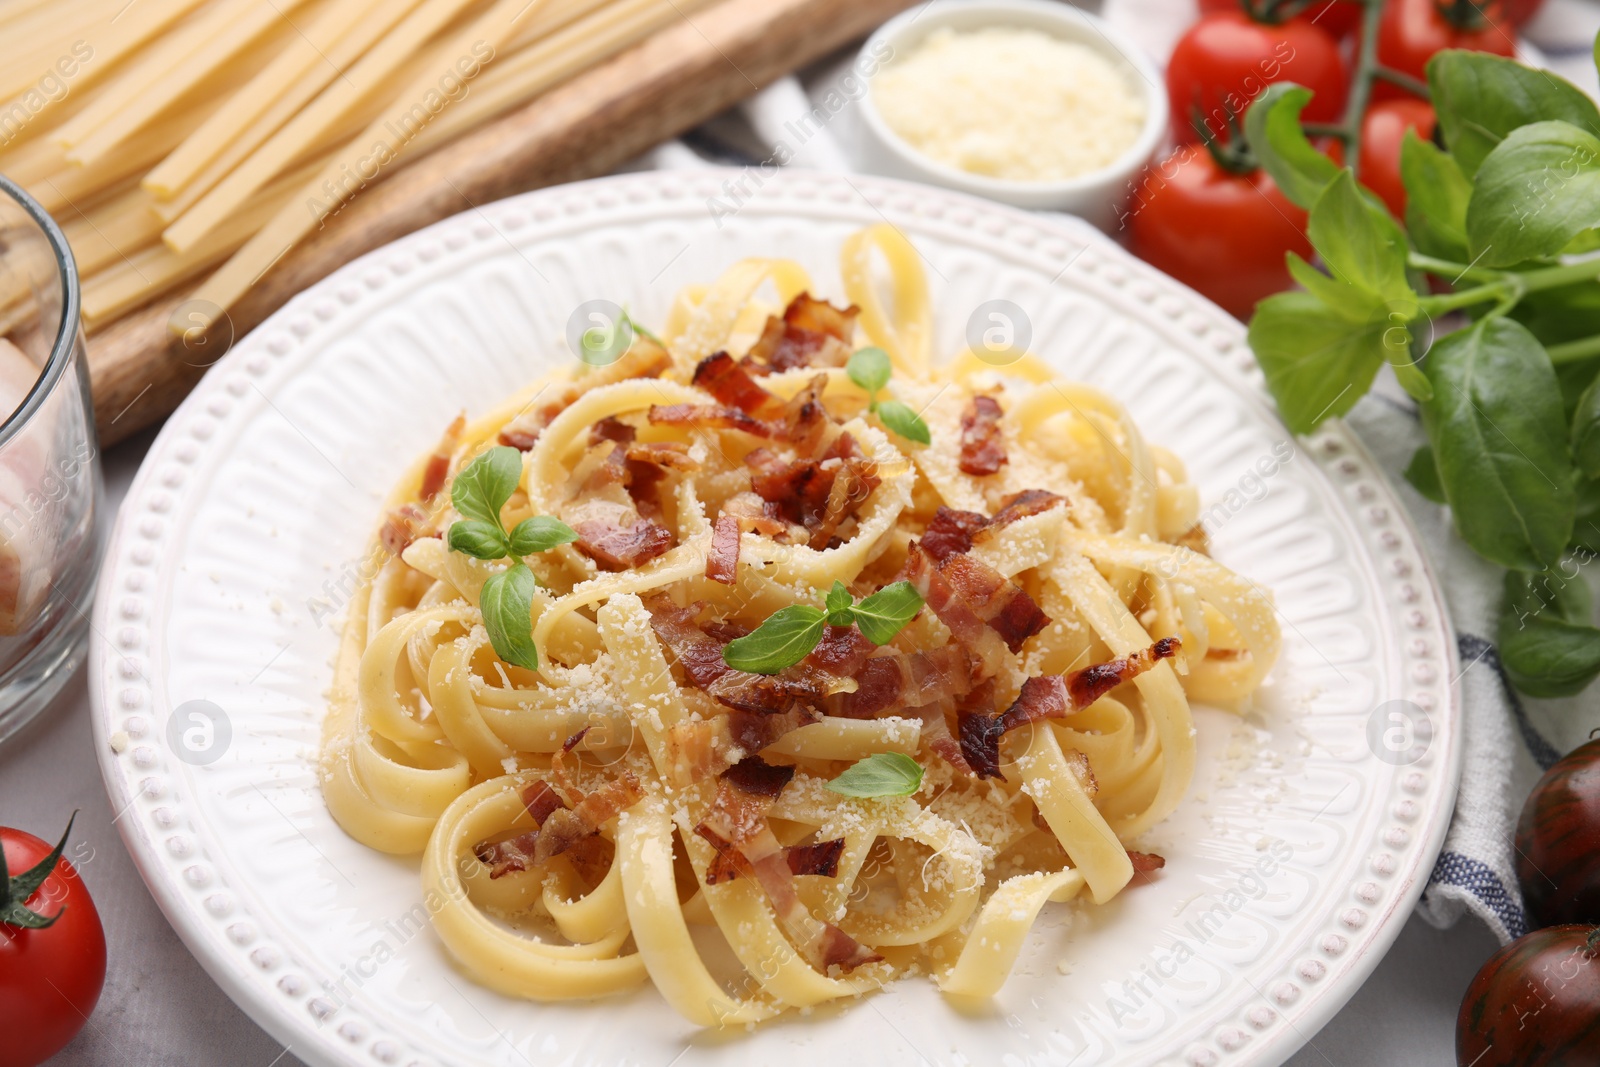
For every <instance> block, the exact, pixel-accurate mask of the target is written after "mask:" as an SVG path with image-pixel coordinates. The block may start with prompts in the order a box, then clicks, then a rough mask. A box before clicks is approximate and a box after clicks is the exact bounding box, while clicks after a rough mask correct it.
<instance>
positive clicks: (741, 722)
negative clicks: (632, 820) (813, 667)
mask: <svg viewBox="0 0 1600 1067" xmlns="http://www.w3.org/2000/svg"><path fill="white" fill-rule="evenodd" d="M816 721H817V715H816V713H815V712H813V711H811V709H809V708H807V707H805V706H804V705H802V704H796V705H795V706H794V707H792V708H790V709H789V710H788V711H786V712H782V713H779V714H764V713H761V712H749V711H730V712H729V713H728V714H726V715H718V716H716V717H715V718H711V719H698V720H691V721H688V722H680V723H676V724H674V725H673V726H672V727H670V728H669V729H668V730H667V752H668V754H669V756H670V767H671V772H670V776H671V779H672V782H673V784H675V785H680V786H682V785H690V784H692V783H694V782H698V781H702V780H704V779H706V778H709V777H711V776H712V775H714V774H720V773H722V772H723V771H725V770H727V769H728V768H729V767H731V766H733V765H734V764H736V763H738V762H739V761H740V760H742V759H744V758H745V757H747V756H752V755H754V754H756V753H757V752H760V751H761V750H762V749H764V748H766V747H767V746H768V745H771V744H772V743H774V742H775V741H777V740H778V739H779V738H780V737H782V736H783V735H784V734H786V733H788V732H789V731H791V730H798V729H799V728H800V727H802V726H806V725H809V724H811V723H813V722H816Z"/></svg>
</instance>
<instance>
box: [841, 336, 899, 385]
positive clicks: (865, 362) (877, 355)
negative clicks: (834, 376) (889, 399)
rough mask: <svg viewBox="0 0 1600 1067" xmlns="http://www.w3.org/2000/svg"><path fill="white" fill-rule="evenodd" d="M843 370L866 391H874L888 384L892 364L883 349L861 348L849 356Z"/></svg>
mask: <svg viewBox="0 0 1600 1067" xmlns="http://www.w3.org/2000/svg"><path fill="white" fill-rule="evenodd" d="M844 372H845V373H846V374H848V375H849V376H850V380H851V381H852V382H855V383H856V384H857V385H859V386H860V387H861V388H863V389H865V390H866V391H867V392H869V393H876V392H877V391H878V390H879V389H882V388H883V387H884V386H886V385H888V384H889V375H891V374H893V373H894V365H893V364H892V363H890V362H889V353H887V352H885V351H884V350H883V349H881V348H876V347H872V348H861V349H857V350H856V351H855V352H854V353H853V354H852V355H851V356H850V362H848V363H846V364H845V365H844Z"/></svg>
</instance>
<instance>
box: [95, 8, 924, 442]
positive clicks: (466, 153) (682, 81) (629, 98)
mask: <svg viewBox="0 0 1600 1067" xmlns="http://www.w3.org/2000/svg"><path fill="white" fill-rule="evenodd" d="M912 2H913V0H722V2H721V3H717V4H713V5H711V6H710V7H705V8H702V9H700V10H699V11H697V12H695V13H694V14H693V15H690V16H687V17H685V18H684V20H683V21H682V22H679V23H676V24H674V25H673V26H671V27H669V28H668V29H665V30H663V31H661V32H660V33H658V34H656V35H655V36H653V37H651V38H649V39H648V40H646V41H644V42H642V43H641V44H639V45H638V46H636V47H634V48H632V49H629V50H628V51H626V52H623V53H621V54H620V55H618V56H616V57H614V58H613V59H611V60H609V61H607V62H606V63H603V64H601V65H600V66H598V67H595V68H594V69H592V70H590V71H588V72H587V73H585V74H582V75H580V76H578V77H577V78H575V79H573V80H572V81H570V82H568V83H566V84H565V85H563V86H561V87H559V88H557V89H555V90H553V91H551V92H549V93H547V94H545V95H544V96H542V97H540V98H539V99H537V100H535V101H533V102H532V103H530V104H528V105H526V106H525V107H523V108H521V109H520V110H517V111H514V112H511V113H510V114H508V115H506V116H504V117H502V118H500V119H497V120H495V121H494V122H492V123H490V124H489V125H486V126H483V127H481V128H479V129H478V130H476V131H474V132H472V133H470V134H467V135H465V136H464V137H462V138H461V139H459V140H457V141H455V142H453V143H452V144H449V145H446V146H445V147H443V148H441V149H439V150H437V151H435V152H433V153H432V154H430V155H428V156H425V157H424V158H422V159H419V160H417V161H416V162H414V163H412V164H410V165H409V166H406V167H404V168H402V169H401V170H399V171H398V172H397V173H396V174H395V175H394V176H392V177H390V178H388V179H386V180H385V181H383V182H381V183H380V184H378V185H376V186H373V187H372V188H370V189H367V190H365V191H363V192H362V193H361V195H360V196H358V197H356V198H355V199H354V200H353V201H352V202H351V203H350V204H349V206H348V207H346V208H345V210H343V211H342V212H340V213H339V214H338V216H336V217H335V219H334V220H333V221H332V222H331V223H330V224H329V225H328V226H327V227H326V228H325V229H322V230H320V231H318V232H317V234H316V235H315V236H314V237H312V238H311V239H309V240H308V241H306V242H305V243H303V244H301V245H299V246H297V247H296V248H294V249H293V250H292V251H290V252H289V254H288V255H286V256H284V257H283V259H281V260H279V261H278V262H277V263H276V264H275V265H274V266H273V267H272V268H271V269H270V270H269V271H268V272H267V273H266V274H265V275H264V276H263V277H262V278H261V279H260V280H259V281H257V282H256V284H255V286H254V288H253V289H252V290H251V292H250V294H249V295H248V296H246V297H245V298H244V300H242V301H241V302H240V303H239V304H238V305H236V306H235V307H233V308H230V309H229V311H228V314H227V317H226V318H225V319H221V320H218V321H217V322H216V323H215V324H214V325H213V326H212V327H211V328H210V329H209V330H206V331H204V332H202V331H201V330H200V329H199V328H195V329H193V330H191V331H190V332H189V333H188V335H187V336H178V335H176V334H174V332H173V330H172V328H171V326H170V321H171V320H172V319H173V316H174V312H175V311H176V310H177V309H179V308H180V306H181V305H182V304H183V302H184V301H185V300H186V299H187V295H186V294H169V295H167V296H165V297H163V298H161V299H160V300H157V301H155V302H153V303H152V304H150V305H149V306H147V307H145V308H143V309H141V310H139V311H136V312H134V313H133V314H131V315H129V316H127V317H125V318H123V319H122V320H120V321H118V322H117V323H115V324H114V325H112V326H111V327H109V328H107V329H106V330H105V331H104V332H103V333H99V334H96V335H95V336H94V337H92V338H90V340H89V373H90V379H91V382H92V385H93V392H94V406H95V419H96V422H97V424H98V426H99V432H100V440H101V443H102V444H105V445H110V444H113V443H115V442H117V441H119V440H121V439H122V438H124V437H126V436H128V435H129V434H131V433H134V432H135V431H137V430H140V429H142V428H144V427H146V426H149V425H151V424H152V423H155V422H157V421H158V420H160V419H161V418H163V417H164V416H166V415H167V414H168V413H169V412H171V411H172V409H173V408H175V407H177V405H178V402H179V401H181V400H182V399H183V397H184V396H185V394H187V393H188V392H189V390H190V389H191V388H193V387H194V384H195V383H196V382H197V381H199V379H200V376H201V375H202V374H204V373H205V371H206V368H208V367H209V366H210V365H211V364H213V363H215V362H216V361H217V359H219V358H221V356H222V355H223V354H224V353H225V352H226V351H227V349H228V347H229V346H230V345H231V344H232V343H233V341H234V340H236V339H238V338H239V337H242V336H244V334H245V333H246V332H247V331H249V330H251V329H253V328H254V327H255V326H256V325H257V324H258V323H260V322H261V321H262V320H263V319H265V318H266V317H267V316H268V315H270V314H271V313H272V312H273V311H275V310H277V309H278V308H279V307H281V306H282V305H283V304H284V303H285V302H286V301H287V300H288V299H289V298H290V297H292V296H294V294H296V293H298V292H299V291H300V290H302V289H304V288H306V287H307V286H308V285H310V284H311V283H313V282H315V281H317V280H318V279H320V278H323V277H325V276H326V275H328V274H329V273H331V272H332V271H334V270H335V269H337V268H338V267H341V266H343V265H344V264H345V263H348V262H349V261H350V260H352V259H354V258H356V257H357V256H360V255H362V254H363V253H365V252H369V251H371V250H372V249H374V248H377V247H379V246H380V245H383V244H386V243H388V242H389V241H392V240H394V239H395V238H397V237H400V236H403V235H404V234H408V233H411V232H412V231H413V230H417V229H420V228H422V227H424V226H427V225H429V224H431V223H434V222H437V221H439V220H440V219H443V218H447V217H448V216H450V215H454V214H456V213H458V212H461V211H465V210H467V209H468V208H471V207H474V206H477V205H480V204H484V203H487V202H488V201H491V200H497V199H500V198H502V197H505V196H510V195H511V194H513V193H519V192H523V191H525V190H528V189H537V188H541V187H543V186H547V185H555V184H557V183H560V182H567V181H576V180H578V179H581V178H592V177H596V176H598V175H601V174H606V173H608V172H609V171H611V170H612V169H614V168H615V167H616V166H617V165H618V164H620V163H622V162H624V161H625V160H628V159H630V158H632V157H634V156H636V155H638V154H639V153H640V152H643V151H645V150H646V149H648V148H650V147H651V146H652V145H655V144H659V143H660V142H662V141H664V140H667V139H669V138H672V137H676V136H677V135H678V134H680V133H682V132H683V131H685V130H687V129H690V128H691V127H693V126H696V125H698V124H699V123H701V122H703V121H705V120H706V119H708V118H710V117H711V116H713V115H715V114H717V113H718V112H720V111H722V110H724V109H726V108H728V107H729V106H731V105H732V104H734V103H736V102H737V101H739V100H741V99H743V98H745V97H747V96H750V95H751V94H753V93H755V92H756V91H757V90H758V89H759V88H763V87H765V86H766V85H768V84H770V83H771V82H773V81H775V80H776V79H778V78H780V77H782V76H783V75H785V74H789V73H791V72H792V71H794V70H795V69H796V68H798V67H800V66H803V65H804V64H806V63H809V62H811V61H812V60H814V59H817V58H819V57H821V56H823V55H826V54H827V53H828V52H830V51H832V50H834V49H836V48H839V47H840V46H842V45H845V44H847V43H849V42H850V41H852V40H855V39H858V38H860V37H863V36H865V35H866V34H867V33H869V32H871V31H872V30H873V29H874V28H875V27H877V26H878V25H879V24H880V23H882V22H883V21H885V20H886V19H888V18H889V17H890V16H892V15H894V14H895V13H896V12H898V11H900V10H901V9H903V8H906V7H909V6H911V3H912ZM196 321H198V320H196Z"/></svg>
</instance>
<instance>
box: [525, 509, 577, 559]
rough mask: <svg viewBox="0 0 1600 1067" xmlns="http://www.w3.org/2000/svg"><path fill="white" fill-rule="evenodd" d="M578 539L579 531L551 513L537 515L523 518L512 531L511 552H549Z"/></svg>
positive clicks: (529, 553) (527, 554)
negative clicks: (553, 516)
mask: <svg viewBox="0 0 1600 1067" xmlns="http://www.w3.org/2000/svg"><path fill="white" fill-rule="evenodd" d="M577 539H578V531H576V530H574V529H573V528H572V527H570V526H568V525H567V524H566V523H564V522H562V521H561V520H560V519H557V518H552V517H551V516H549V515H535V516H534V517H533V518H531V519H523V520H522V521H521V522H519V523H517V528H516V529H514V530H512V531H511V553H512V555H516V556H531V555H533V554H534V553H535V552H548V551H550V549H552V548H555V547H556V546H557V545H569V544H571V543H572V542H574V541H576V540H577Z"/></svg>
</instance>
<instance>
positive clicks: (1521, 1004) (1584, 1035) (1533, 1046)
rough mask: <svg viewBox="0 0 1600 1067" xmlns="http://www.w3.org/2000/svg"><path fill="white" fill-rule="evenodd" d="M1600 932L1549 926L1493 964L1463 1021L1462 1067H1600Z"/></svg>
mask: <svg viewBox="0 0 1600 1067" xmlns="http://www.w3.org/2000/svg"><path fill="white" fill-rule="evenodd" d="M1596 1019H1600V927H1595V926H1548V927H1546V928H1545V929H1543V930H1535V931H1534V932H1533V933H1531V934H1525V935H1523V936H1522V937H1519V938H1517V939H1516V940H1515V941H1513V942H1511V944H1509V945H1507V946H1506V947H1505V948H1503V949H1501V950H1500V951H1499V952H1496V953H1495V954H1494V955H1493V956H1491V957H1489V962H1488V963H1485V964H1484V965H1483V969H1482V970H1481V971H1479V972H1478V974H1477V976H1476V977H1475V978H1473V979H1472V984H1471V985H1470V986H1468V987H1467V995H1466V997H1464V998H1463V999H1462V1001H1461V1011H1460V1012H1459V1013H1458V1014H1457V1015H1456V1063H1457V1064H1458V1065H1459V1067H1583V1065H1585V1064H1595V1063H1600V1026H1596V1025H1595V1020H1596Z"/></svg>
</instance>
